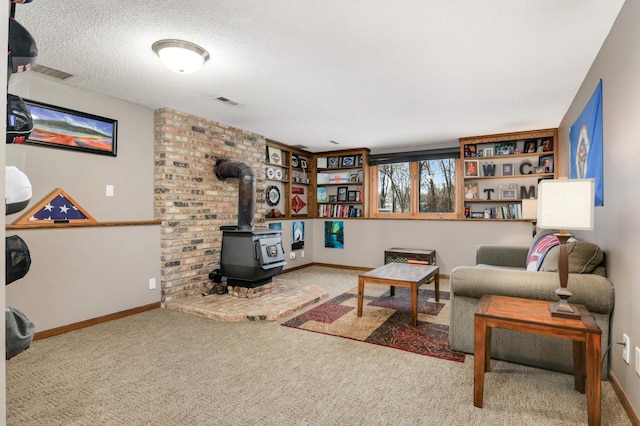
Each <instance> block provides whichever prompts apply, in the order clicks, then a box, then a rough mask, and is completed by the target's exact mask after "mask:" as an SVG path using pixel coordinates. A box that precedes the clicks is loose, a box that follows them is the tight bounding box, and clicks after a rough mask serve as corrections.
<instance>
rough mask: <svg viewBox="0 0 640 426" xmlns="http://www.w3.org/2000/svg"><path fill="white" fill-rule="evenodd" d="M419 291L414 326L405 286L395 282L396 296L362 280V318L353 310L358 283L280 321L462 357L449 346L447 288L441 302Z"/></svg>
mask: <svg viewBox="0 0 640 426" xmlns="http://www.w3.org/2000/svg"><path fill="white" fill-rule="evenodd" d="M418 292H419V293H418V325H417V326H416V327H412V326H411V303H410V302H411V296H410V292H409V289H408V288H402V287H396V294H395V296H393V297H390V296H389V287H386V286H379V285H374V286H372V285H369V286H365V295H364V302H363V309H362V317H360V318H358V317H357V316H356V311H357V306H358V289H357V288H354V289H351V290H349V291H348V292H346V293H344V294H341V295H340V296H337V297H335V298H333V299H331V300H329V301H328V302H325V303H323V304H321V305H318V306H316V307H315V308H313V309H310V310H308V311H307V312H305V313H303V314H300V315H298V316H296V317H295V318H292V319H290V320H288V321H286V322H284V323H282V325H284V326H286V327H292V328H298V329H301V330H307V331H315V332H317V333H322V334H329V335H333V336H340V337H345V338H348V339H353V340H358V341H361V342H367V343H373V344H376V345H381V346H387V347H390V348H395V349H400V350H403V351H408V352H413V353H417V354H420V355H427V356H432V357H436V358H442V359H448V360H450V361H458V362H464V358H465V354H464V353H463V352H457V351H453V350H451V348H450V346H449V325H448V322H449V315H448V303H449V297H450V295H449V292H446V291H440V302H436V301H435V294H434V291H433V290H430V289H419V290H418ZM445 310H446V312H443V311H445ZM438 314H442V315H438ZM445 315H446V318H444V316H445Z"/></svg>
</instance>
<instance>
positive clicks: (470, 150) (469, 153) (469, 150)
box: [464, 144, 478, 157]
mask: <svg viewBox="0 0 640 426" xmlns="http://www.w3.org/2000/svg"><path fill="white" fill-rule="evenodd" d="M464 156H465V157H477V156H478V146H477V145H476V144H468V145H465V146H464Z"/></svg>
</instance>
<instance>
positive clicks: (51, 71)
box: [31, 65, 73, 80]
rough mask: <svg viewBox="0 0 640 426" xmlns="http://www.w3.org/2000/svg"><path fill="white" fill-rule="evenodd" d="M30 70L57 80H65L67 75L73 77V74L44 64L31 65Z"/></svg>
mask: <svg viewBox="0 0 640 426" xmlns="http://www.w3.org/2000/svg"><path fill="white" fill-rule="evenodd" d="M31 71H34V72H39V73H40V74H45V75H48V76H50V77H53V78H57V79H58V80H66V79H67V78H69V77H73V74H69V73H67V72H64V71H60V70H57V69H55V68H50V67H47V66H44V65H34V66H32V67H31Z"/></svg>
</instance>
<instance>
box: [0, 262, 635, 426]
mask: <svg viewBox="0 0 640 426" xmlns="http://www.w3.org/2000/svg"><path fill="white" fill-rule="evenodd" d="M285 276H286V277H287V279H289V280H299V281H300V282H309V283H313V284H315V285H319V286H322V287H323V288H325V289H326V290H327V292H328V294H329V297H335V296H338V295H339V294H341V293H344V292H345V291H347V290H349V289H351V288H353V287H354V286H356V285H357V271H348V270H339V269H333V268H323V267H315V266H314V267H311V268H306V269H304V270H300V271H295V272H291V273H288V274H286V275H285ZM441 286H442V290H443V291H448V287H447V286H446V280H443V282H442V283H441ZM442 316H443V312H441V313H440V314H439V315H438V316H437V318H440V317H442ZM6 383H7V424H8V425H21V426H22V425H442V424H446V425H513V424H516V425H549V426H557V425H559V424H561V425H563V426H564V425H584V424H586V420H587V408H586V397H585V395H583V394H580V393H577V392H575V391H574V390H573V377H572V376H571V375H567V374H561V373H555V372H550V371H545V370H539V369H534V368H528V367H523V366H520V365H515V364H509V363H504V362H496V361H492V370H491V373H488V374H487V375H486V379H485V398H484V404H485V405H484V408H483V409H478V408H475V407H474V406H473V356H467V357H466V360H465V362H463V363H462V362H450V361H446V360H442V359H438V358H433V357H428V356H421V355H417V354H414V353H410V352H406V351H399V350H395V349H389V348H386V347H382V346H378V345H368V344H363V343H361V342H356V341H353V340H350V339H340V338H336V337H333V336H326V335H323V334H319V333H306V332H301V331H300V330H295V329H291V328H289V327H283V326H281V325H280V322H279V321H271V322H267V321H257V322H250V321H244V322H220V321H213V320H211V319H208V318H203V317H200V316H197V315H190V314H185V313H182V312H176V311H170V310H167V309H155V310H152V311H148V312H144V313H141V314H138V315H134V316H130V317H127V318H123V319H119V320H116V321H111V322H108V323H104V324H99V325H95V326H92V327H89V328H85V329H82V330H77V331H73V332H70V333H66V334H63V335H60V336H56V337H51V338H48V339H44V340H40V341H36V342H34V343H33V345H32V346H31V347H30V348H29V349H27V350H26V351H25V352H23V353H21V354H19V355H17V356H16V357H14V358H12V359H10V360H9V361H7V363H6ZM602 424H603V425H630V424H631V423H630V421H629V420H628V418H627V417H626V415H625V413H624V410H623V408H622V406H621V404H620V402H619V401H618V399H617V397H616V395H615V393H614V391H613V389H612V387H611V385H610V383H609V382H603V387H602Z"/></svg>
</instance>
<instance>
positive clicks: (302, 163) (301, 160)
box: [300, 157, 307, 170]
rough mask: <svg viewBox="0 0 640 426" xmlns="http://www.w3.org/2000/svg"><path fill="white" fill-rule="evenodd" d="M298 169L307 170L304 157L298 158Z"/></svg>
mask: <svg viewBox="0 0 640 426" xmlns="http://www.w3.org/2000/svg"><path fill="white" fill-rule="evenodd" d="M300 168H301V169H302V170H307V159H306V158H304V157H300Z"/></svg>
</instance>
